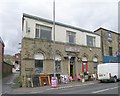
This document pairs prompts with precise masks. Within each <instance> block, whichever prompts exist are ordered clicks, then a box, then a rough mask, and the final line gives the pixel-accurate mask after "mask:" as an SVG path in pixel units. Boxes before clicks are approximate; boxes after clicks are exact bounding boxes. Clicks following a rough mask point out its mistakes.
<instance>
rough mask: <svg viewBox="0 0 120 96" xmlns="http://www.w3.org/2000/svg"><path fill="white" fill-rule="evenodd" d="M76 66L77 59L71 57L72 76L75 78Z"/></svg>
mask: <svg viewBox="0 0 120 96" xmlns="http://www.w3.org/2000/svg"><path fill="white" fill-rule="evenodd" d="M74 65H75V57H71V59H70V75H71V76H72V77H73V78H74V76H75V72H74V71H75V69H74V67H75V66H74Z"/></svg>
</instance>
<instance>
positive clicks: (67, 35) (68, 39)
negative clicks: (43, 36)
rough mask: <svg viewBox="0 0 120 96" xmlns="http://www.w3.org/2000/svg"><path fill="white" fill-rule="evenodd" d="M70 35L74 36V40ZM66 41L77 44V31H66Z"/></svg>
mask: <svg viewBox="0 0 120 96" xmlns="http://www.w3.org/2000/svg"><path fill="white" fill-rule="evenodd" d="M70 36H72V37H73V40H70ZM66 41H67V43H70V44H76V32H72V31H66ZM71 41H72V42H71Z"/></svg>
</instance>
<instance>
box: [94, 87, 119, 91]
mask: <svg viewBox="0 0 120 96" xmlns="http://www.w3.org/2000/svg"><path fill="white" fill-rule="evenodd" d="M118 87H120V86H117V87H113V88H107V89H103V90H99V91H94V92H92V93H100V92H103V91H108V90H112V89H116V88H118Z"/></svg>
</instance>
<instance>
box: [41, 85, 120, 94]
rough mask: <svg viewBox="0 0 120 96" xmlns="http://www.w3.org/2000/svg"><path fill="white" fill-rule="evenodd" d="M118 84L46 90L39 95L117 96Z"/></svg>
mask: <svg viewBox="0 0 120 96" xmlns="http://www.w3.org/2000/svg"><path fill="white" fill-rule="evenodd" d="M119 87H120V86H118V83H95V84H90V85H86V86H78V87H72V88H65V89H59V90H56V89H53V90H48V91H47V90H46V91H44V92H41V93H40V94H118V89H119Z"/></svg>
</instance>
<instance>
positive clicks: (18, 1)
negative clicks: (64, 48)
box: [0, 0, 119, 55]
mask: <svg viewBox="0 0 120 96" xmlns="http://www.w3.org/2000/svg"><path fill="white" fill-rule="evenodd" d="M118 1H119V0H55V4H56V6H55V21H57V22H61V23H63V24H67V25H71V26H75V27H78V28H82V29H85V30H89V31H95V30H96V29H98V28H100V27H103V28H106V29H109V30H112V31H115V32H118ZM23 13H27V14H30V15H33V16H37V17H42V18H45V19H50V20H53V0H0V29H1V30H0V36H1V38H2V40H3V41H4V43H5V52H4V54H8V55H14V54H16V53H18V52H20V47H21V46H20V44H19V43H20V42H21V39H22V30H21V29H22V23H21V22H22V16H23Z"/></svg>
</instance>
